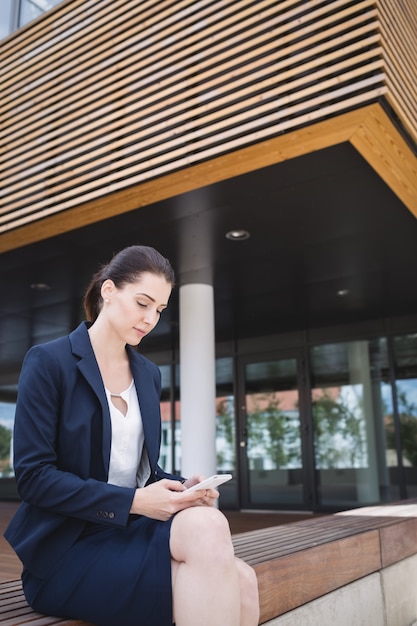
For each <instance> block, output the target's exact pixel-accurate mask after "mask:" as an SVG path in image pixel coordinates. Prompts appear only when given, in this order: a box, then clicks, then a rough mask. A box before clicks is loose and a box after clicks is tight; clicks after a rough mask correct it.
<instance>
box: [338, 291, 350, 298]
mask: <svg viewBox="0 0 417 626" xmlns="http://www.w3.org/2000/svg"><path fill="white" fill-rule="evenodd" d="M337 295H338V296H340V297H341V298H343V297H344V296H347V295H349V289H339V291H338V292H337Z"/></svg>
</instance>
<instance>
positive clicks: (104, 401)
mask: <svg viewBox="0 0 417 626" xmlns="http://www.w3.org/2000/svg"><path fill="white" fill-rule="evenodd" d="M173 284H174V274H173V271H172V268H171V266H170V264H169V262H168V261H167V260H166V259H165V258H164V257H162V256H161V255H160V254H159V253H158V252H157V251H156V250H154V249H153V248H148V247H145V246H131V247H128V248H125V249H124V250H122V251H121V252H119V253H118V254H117V255H116V256H115V257H114V258H113V259H112V260H111V261H110V263H109V264H108V265H106V266H104V267H102V268H101V269H100V270H99V271H98V272H97V274H96V275H95V276H94V277H93V279H92V281H91V283H90V285H89V287H88V289H87V292H86V295H85V300H84V308H85V312H86V317H87V320H89V321H88V322H83V323H82V324H81V325H80V326H79V327H78V328H77V329H76V330H74V331H73V332H72V333H71V334H70V335H69V336H67V337H63V338H60V339H57V340H55V341H52V342H49V343H46V344H43V345H39V346H35V347H33V348H31V349H30V350H29V352H28V354H27V355H26V357H25V361H24V364H23V367H22V372H21V376H20V380H19V392H18V400H17V406H16V419H15V435H14V450H15V473H16V479H17V485H18V490H19V494H20V496H21V498H22V504H21V505H20V507H19V510H18V511H17V513H16V515H15V517H14V518H13V520H12V521H11V523H10V525H9V527H8V529H7V531H6V538H7V539H8V541H9V542H10V543H11V545H12V546H13V548H14V549H15V551H16V552H17V554H18V556H19V557H20V559H21V561H22V563H23V573H22V581H23V587H24V591H25V595H26V598H27V600H28V602H29V604H30V605H31V606H32V607H33V608H34V609H35V610H36V611H39V612H41V613H47V614H51V615H56V616H62V617H66V618H78V619H83V620H86V621H89V622H91V623H92V624H95V625H97V626H119V625H121V624H123V626H170V625H171V624H172V623H173V622H175V623H176V625H177V626H225V625H227V626H255V625H256V624H258V619H259V614H258V594H257V584H256V577H255V574H254V572H253V570H252V569H251V568H250V567H248V566H247V565H246V564H245V563H243V562H242V561H240V560H238V559H236V558H235V556H234V554H233V546H232V543H231V538H230V532H229V527H228V524H227V521H226V519H225V518H224V516H223V515H222V514H221V513H220V512H219V511H218V510H217V509H216V508H215V507H214V506H213V504H214V503H215V500H216V498H217V497H218V495H219V494H218V492H217V491H216V490H212V489H210V490H201V489H200V490H197V491H195V492H191V493H189V492H188V491H186V487H187V486H191V485H193V484H196V483H197V482H199V481H200V479H201V478H202V477H200V476H194V477H192V478H189V479H188V480H186V481H185V484H183V482H182V481H181V479H180V477H178V476H172V475H169V474H166V473H165V472H164V471H163V470H162V469H161V468H160V467H159V466H158V456H159V447H160V435H161V421H160V413H159V394H160V373H159V369H158V368H157V367H156V366H155V365H154V364H153V363H151V362H150V361H148V360H147V359H145V358H144V357H143V356H141V355H140V354H139V353H138V352H137V351H136V350H135V349H134V346H137V345H138V344H139V343H140V342H141V340H142V338H143V337H145V336H146V335H147V334H148V333H149V332H150V331H151V330H152V329H153V328H154V327H155V326H156V324H157V323H158V320H159V318H160V315H161V313H162V311H163V310H164V309H165V308H166V306H167V304H168V300H169V297H170V294H171V289H172V286H173Z"/></svg>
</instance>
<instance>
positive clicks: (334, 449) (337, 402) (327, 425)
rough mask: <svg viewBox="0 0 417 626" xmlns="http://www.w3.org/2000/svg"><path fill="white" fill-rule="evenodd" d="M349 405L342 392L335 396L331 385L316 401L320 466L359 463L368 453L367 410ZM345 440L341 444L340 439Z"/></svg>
mask: <svg viewBox="0 0 417 626" xmlns="http://www.w3.org/2000/svg"><path fill="white" fill-rule="evenodd" d="M359 409H360V410H359V411H355V410H353V409H352V408H350V407H348V406H346V404H344V402H343V400H342V399H341V398H340V395H339V396H338V397H337V398H336V399H335V398H332V397H331V395H330V394H329V392H328V390H327V389H323V390H322V395H320V397H317V398H316V399H315V400H314V401H313V426H314V443H315V457H316V467H318V468H321V469H331V468H340V467H343V466H347V467H355V466H357V465H360V464H361V462H362V459H363V454H364V443H365V442H364V434H363V411H362V410H361V407H359ZM342 440H343V441H344V442H345V444H346V445H343V446H341V445H340V443H339V445H338V442H340V441H342Z"/></svg>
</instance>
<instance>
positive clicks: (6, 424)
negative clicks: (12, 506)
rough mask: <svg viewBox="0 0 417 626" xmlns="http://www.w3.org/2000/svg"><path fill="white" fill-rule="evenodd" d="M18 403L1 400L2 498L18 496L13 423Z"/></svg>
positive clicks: (0, 459)
mask: <svg viewBox="0 0 417 626" xmlns="http://www.w3.org/2000/svg"><path fill="white" fill-rule="evenodd" d="M15 410H16V404H15V403H14V402H6V401H0V493H1V497H2V498H6V499H7V498H16V497H17V490H16V481H15V479H14V472H13V424H14V415H15Z"/></svg>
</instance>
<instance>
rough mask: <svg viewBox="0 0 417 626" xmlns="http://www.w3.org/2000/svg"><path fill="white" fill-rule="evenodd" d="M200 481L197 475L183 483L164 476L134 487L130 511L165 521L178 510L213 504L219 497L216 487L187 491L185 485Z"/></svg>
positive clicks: (188, 485) (189, 485)
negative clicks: (147, 483)
mask: <svg viewBox="0 0 417 626" xmlns="http://www.w3.org/2000/svg"><path fill="white" fill-rule="evenodd" d="M200 481H201V478H200V477H197V476H194V477H192V478H190V479H188V480H187V481H186V482H185V483H184V484H182V483H181V482H180V481H179V480H168V479H166V478H164V479H163V480H159V481H157V482H156V483H152V484H150V485H148V486H147V487H143V488H141V489H136V492H135V495H134V497H133V502H132V506H131V509H130V512H131V513H135V514H137V515H145V516H146V517H150V518H152V519H158V520H161V521H166V520H168V519H170V518H171V517H172V516H173V515H175V513H178V511H182V510H183V509H187V508H189V507H192V506H214V504H215V501H216V500H217V498H218V497H219V492H218V491H217V490H216V489H201V490H197V491H191V492H188V491H187V487H191V486H192V485H194V484H196V483H198V482H200Z"/></svg>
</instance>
